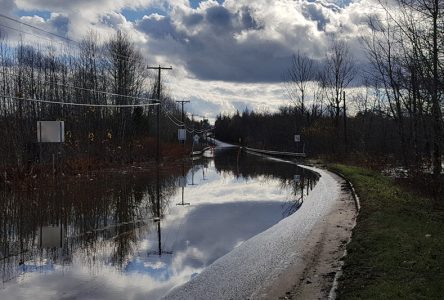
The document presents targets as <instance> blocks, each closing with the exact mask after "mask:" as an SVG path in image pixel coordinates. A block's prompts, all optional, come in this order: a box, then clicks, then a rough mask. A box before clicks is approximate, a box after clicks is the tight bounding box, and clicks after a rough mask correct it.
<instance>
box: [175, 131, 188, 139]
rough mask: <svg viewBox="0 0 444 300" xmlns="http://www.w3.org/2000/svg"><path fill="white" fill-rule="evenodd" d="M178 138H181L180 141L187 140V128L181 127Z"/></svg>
mask: <svg viewBox="0 0 444 300" xmlns="http://www.w3.org/2000/svg"><path fill="white" fill-rule="evenodd" d="M177 138H178V139H179V141H186V139H187V130H186V129H179V130H178V132H177Z"/></svg>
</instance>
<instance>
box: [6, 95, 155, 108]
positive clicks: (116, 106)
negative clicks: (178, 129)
mask: <svg viewBox="0 0 444 300" xmlns="http://www.w3.org/2000/svg"><path fill="white" fill-rule="evenodd" d="M0 97H2V98H10V99H15V100H23V101H29V102H38V103H48V104H58V105H67V106H85V107H110V108H130V107H147V106H155V105H159V103H141V104H90V103H75V102H62V101H52V100H42V99H34V98H25V97H16V96H11V95H4V94H0Z"/></svg>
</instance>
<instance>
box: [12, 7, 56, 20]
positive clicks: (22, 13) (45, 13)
mask: <svg viewBox="0 0 444 300" xmlns="http://www.w3.org/2000/svg"><path fill="white" fill-rule="evenodd" d="M15 15H17V16H18V17H28V16H30V17H33V16H39V17H42V18H43V19H45V20H47V19H49V18H50V17H51V12H50V11H47V10H23V9H17V10H16V11H15Z"/></svg>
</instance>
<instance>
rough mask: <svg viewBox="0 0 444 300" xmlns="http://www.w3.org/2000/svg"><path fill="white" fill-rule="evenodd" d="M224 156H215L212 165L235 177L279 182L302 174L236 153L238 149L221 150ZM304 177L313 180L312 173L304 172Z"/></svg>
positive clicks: (280, 164)
mask: <svg viewBox="0 0 444 300" xmlns="http://www.w3.org/2000/svg"><path fill="white" fill-rule="evenodd" d="M223 151H224V155H216V156H215V158H214V164H215V166H216V170H217V171H218V172H230V173H232V174H234V175H235V176H240V177H244V178H255V177H258V176H264V177H268V178H274V179H276V178H278V179H281V180H288V179H292V178H293V176H294V175H295V174H302V172H303V171H304V169H302V168H299V167H298V166H296V165H293V164H289V163H285V162H281V161H277V160H270V159H267V158H264V157H261V156H257V155H252V154H247V153H243V152H240V153H239V152H238V149H229V150H228V149H227V150H223ZM305 172H306V177H311V178H315V177H316V176H317V175H316V174H315V173H314V172H310V171H305Z"/></svg>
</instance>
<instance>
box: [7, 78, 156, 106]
mask: <svg viewBox="0 0 444 300" xmlns="http://www.w3.org/2000/svg"><path fill="white" fill-rule="evenodd" d="M0 74H3V75H6V76H15V77H19V76H20V75H18V74H11V73H7V72H4V71H0ZM39 83H42V84H46V85H57V86H62V87H67V88H72V89H76V90H81V91H88V92H93V93H98V94H105V95H108V96H115V97H122V98H130V99H136V100H144V101H157V99H151V98H145V97H137V96H129V95H123V94H116V93H111V92H107V91H101V90H95V89H89V88H82V87H77V86H74V85H67V84H63V83H58V82H54V81H46V80H43V81H39Z"/></svg>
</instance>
